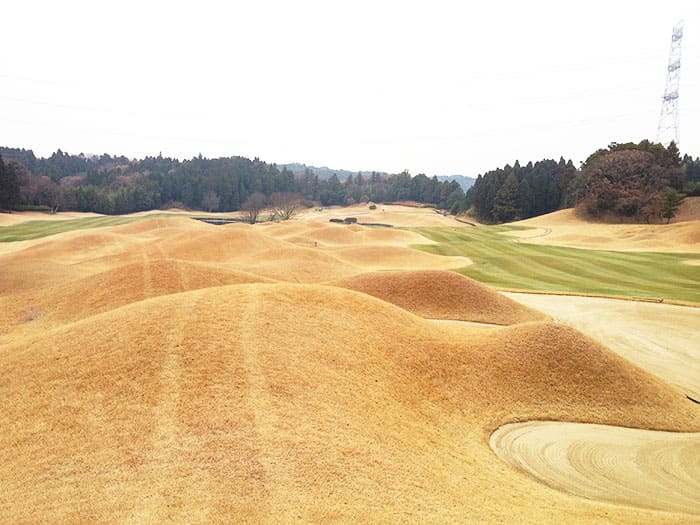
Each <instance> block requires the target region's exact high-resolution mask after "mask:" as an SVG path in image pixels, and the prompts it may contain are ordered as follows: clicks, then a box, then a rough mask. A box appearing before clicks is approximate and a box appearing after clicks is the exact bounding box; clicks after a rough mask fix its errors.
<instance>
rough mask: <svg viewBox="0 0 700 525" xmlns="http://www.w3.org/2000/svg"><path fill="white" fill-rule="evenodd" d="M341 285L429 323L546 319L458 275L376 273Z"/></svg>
mask: <svg viewBox="0 0 700 525" xmlns="http://www.w3.org/2000/svg"><path fill="white" fill-rule="evenodd" d="M337 285H338V286H340V287H343V288H349V289H351V290H356V291H358V292H363V293H366V294H368V295H372V296H374V297H378V298H379V299H382V300H383V301H387V302H390V303H392V304H395V305H397V306H400V307H401V308H403V309H405V310H408V311H409V312H412V313H414V314H416V315H419V316H421V317H425V318H429V319H452V320H459V321H475V322H482V323H491V324H501V325H510V324H516V323H524V322H528V321H541V320H543V319H544V318H545V316H543V315H541V314H540V313H538V312H537V311H535V310H531V309H530V308H527V307H523V306H522V305H520V304H518V303H516V302H515V301H511V300H510V299H507V298H506V297H503V296H502V295H500V294H498V293H497V292H495V291H494V290H492V289H490V288H488V287H486V286H484V285H483V284H481V283H478V282H477V281H475V280H473V279H470V278H468V277H464V276H462V275H459V274H457V273H454V272H447V271H439V270H422V271H416V270H413V271H410V270H406V271H399V272H395V271H394V272H373V273H366V274H362V275H358V276H355V277H352V278H350V279H347V280H345V281H340V282H338V283H337Z"/></svg>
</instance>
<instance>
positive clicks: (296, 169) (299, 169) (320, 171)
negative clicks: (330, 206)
mask: <svg viewBox="0 0 700 525" xmlns="http://www.w3.org/2000/svg"><path fill="white" fill-rule="evenodd" d="M278 167H279V168H280V169H282V168H287V169H288V170H289V171H291V172H292V173H304V170H306V169H310V170H311V171H313V172H314V173H315V174H316V176H317V177H318V178H319V179H320V180H328V179H330V178H331V177H332V176H333V175H334V174H335V175H337V176H338V179H340V180H345V179H347V178H348V175H353V176H355V175H357V173H358V172H357V171H350V170H336V169H332V168H328V167H326V166H323V167H320V168H319V167H318V166H308V165H306V164H300V163H298V162H292V163H290V164H279V165H278ZM360 173H362V176H363V177H364V176H369V175H372V173H378V174H380V175H389V174H388V173H386V172H383V171H370V170H362V171H360ZM429 177H431V178H432V176H430V175H429ZM437 178H438V180H439V181H441V182H442V181H448V182H450V181H453V180H455V181H457V183H458V184H459V186H460V187H461V188H462V190H463V191H464V192H465V193H466V191H467V190H468V189H469V188H471V187H472V185H473V184H474V181H475V180H476V179H473V178H472V177H467V176H465V175H438V176H437Z"/></svg>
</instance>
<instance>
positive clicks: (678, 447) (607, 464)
mask: <svg viewBox="0 0 700 525" xmlns="http://www.w3.org/2000/svg"><path fill="white" fill-rule="evenodd" d="M490 444H491V448H492V449H493V450H494V451H495V452H496V454H497V455H498V456H499V457H500V458H501V459H502V460H504V461H506V462H508V463H510V464H511V465H513V466H515V467H516V468H519V469H522V470H524V471H525V472H527V473H528V474H530V475H532V476H534V477H535V478H537V479H539V480H540V481H543V482H544V483H546V484H547V485H549V486H551V487H553V488H556V489H559V490H563V491H566V492H569V493H572V494H576V495H579V496H583V497H585V498H591V499H599V500H604V501H610V502H612V503H617V504H626V505H634V506H639V507H644V508H650V509H658V510H667V511H676V512H687V513H693V514H700V433H674V432H660V431H652V430H638V429H630V428H623V427H612V426H605V425H590V424H583V423H560V422H549V421H531V422H527V423H513V424H508V425H504V426H502V427H500V428H499V429H498V430H496V431H495V432H494V433H493V434H492V435H491V440H490Z"/></svg>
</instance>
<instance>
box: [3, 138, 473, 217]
mask: <svg viewBox="0 0 700 525" xmlns="http://www.w3.org/2000/svg"><path fill="white" fill-rule="evenodd" d="M0 169H1V170H2V171H1V172H0V193H1V194H3V195H6V196H7V198H5V199H4V201H3V202H0V208H3V209H6V210H7V209H17V210H20V209H48V210H52V211H57V210H75V211H92V212H97V213H105V214H122V213H131V212H136V211H144V210H150V209H159V208H170V207H180V208H185V209H192V210H207V211H222V212H228V211H235V210H240V209H241V208H242V206H243V204H244V203H245V202H246V200H247V199H248V198H249V197H250V196H251V195H252V194H255V193H261V194H263V195H265V196H266V197H270V196H271V195H272V194H274V193H297V194H300V195H301V196H302V197H303V199H304V200H305V201H306V204H308V205H309V206H311V205H314V204H320V205H322V206H331V205H350V204H354V203H358V202H369V201H373V202H390V201H405V200H411V201H416V202H420V203H426V204H430V205H433V206H436V207H439V208H443V209H449V210H450V211H452V212H453V213H459V212H462V211H464V210H465V209H466V208H465V204H466V200H465V194H464V191H462V189H461V188H460V185H459V184H458V183H457V182H448V181H440V180H438V179H437V177H432V178H429V177H427V176H426V175H424V174H419V175H417V176H414V177H412V176H411V175H410V174H409V173H407V172H403V173H399V174H394V175H387V174H383V173H382V174H380V173H376V172H373V173H371V174H365V175H363V174H362V173H357V174H355V175H352V174H347V173H346V174H344V175H345V178H344V180H342V181H341V180H340V178H339V177H338V175H336V174H333V175H331V176H330V177H328V178H320V177H318V176H317V175H316V174H315V173H314V172H313V171H312V170H310V169H308V168H306V169H304V170H303V171H302V172H292V171H290V170H289V169H287V168H286V167H283V168H282V169H279V168H278V167H277V166H276V165H275V164H269V163H266V162H263V161H261V160H260V159H258V158H255V159H253V160H250V159H247V158H244V157H226V158H217V159H208V158H205V157H202V156H201V155H200V156H198V157H195V158H193V159H190V160H184V161H180V160H177V159H171V158H166V157H162V156H160V155H159V156H158V157H146V158H144V159H140V160H130V159H128V158H126V157H123V156H120V157H114V156H110V155H108V154H103V155H101V156H85V155H83V154H80V155H71V154H68V153H64V152H62V151H61V150H58V151H56V152H55V153H54V154H52V155H51V156H50V157H48V158H37V157H36V156H35V155H34V153H33V152H32V151H31V150H25V149H16V148H0ZM2 181H6V182H2ZM10 188H13V189H12V190H11V191H10Z"/></svg>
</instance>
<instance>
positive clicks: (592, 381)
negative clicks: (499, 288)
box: [0, 284, 700, 522]
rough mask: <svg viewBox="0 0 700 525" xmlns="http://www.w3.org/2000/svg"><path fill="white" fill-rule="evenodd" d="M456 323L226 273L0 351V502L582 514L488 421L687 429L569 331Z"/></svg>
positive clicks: (31, 508) (633, 378)
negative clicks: (501, 455) (499, 451)
mask: <svg viewBox="0 0 700 525" xmlns="http://www.w3.org/2000/svg"><path fill="white" fill-rule="evenodd" d="M466 333H467V332H465V331H457V332H455V331H454V330H451V329H448V328H442V327H439V326H436V325H434V324H432V323H430V322H428V321H426V320H423V319H422V318H420V317H417V316H415V315H413V314H411V313H409V312H406V311H405V310H402V309H399V308H397V307H395V306H393V305H391V304H388V303H386V302H384V301H380V300H378V299H375V298H373V297H370V296H368V295H366V294H361V293H358V292H353V291H348V290H343V289H340V288H336V287H329V286H318V285H305V286H299V285H296V284H240V285H230V286H220V287H215V288H208V289H204V290H198V291H191V292H183V293H176V294H170V295H166V296H162V297H156V298H153V299H147V300H144V301H139V302H135V303H133V304H130V305H127V306H123V307H121V308H118V309H115V310H112V311H109V312H105V313H103V314H98V315H94V316H91V317H88V318H86V319H83V320H81V321H77V322H75V323H72V324H68V325H66V326H63V327H61V328H57V329H54V330H49V331H47V332H45V333H42V334H36V335H35V336H34V337H27V338H26V339H25V340H23V341H22V342H21V343H18V344H9V345H5V346H2V347H1V348H0V355H1V356H2V359H1V360H0V377H2V378H3V379H2V383H0V399H2V401H3V406H4V407H5V410H4V411H3V414H2V416H0V417H1V418H2V419H1V420H0V421H2V428H3V429H5V432H3V433H2V436H1V437H0V445H2V446H0V451H1V452H0V454H1V455H2V463H3V465H4V466H5V468H4V469H3V474H2V480H1V481H0V483H1V485H2V487H3V491H2V495H1V496H0V508H2V509H3V511H4V515H5V516H8V517H10V518H11V519H12V520H13V521H19V522H22V521H28V520H39V521H45V520H58V521H78V520H84V519H88V520H91V519H106V520H108V521H111V520H116V521H133V520H144V519H145V520H150V521H168V520H171V519H174V518H175V517H177V520H178V521H187V522H204V521H211V520H215V521H266V520H268V519H269V518H270V517H271V516H275V520H280V519H281V520H283V521H287V520H292V519H299V518H298V517H299V516H300V517H301V519H302V520H303V521H323V520H326V519H343V520H353V519H360V520H362V521H365V520H372V521H373V520H377V519H379V520H388V521H396V520H399V519H401V518H402V517H405V516H407V515H410V516H412V517H413V518H415V519H417V520H419V521H433V520H439V521H454V520H457V521H458V520H460V519H464V518H465V517H468V516H470V515H472V514H471V513H473V512H474V510H473V509H474V508H475V507H477V506H478V508H479V511H478V512H479V517H480V519H484V520H487V521H491V520H499V519H500V520H512V519H520V520H522V519H526V520H534V519H535V516H537V517H538V518H539V519H542V516H543V514H542V513H543V512H544V516H545V517H546V516H549V517H551V518H552V519H553V518H555V517H556V516H559V513H558V512H557V511H556V508H557V507H566V508H567V509H568V511H569V512H576V513H579V515H582V516H585V515H590V516H595V515H596V513H597V512H599V510H597V509H596V507H595V506H594V505H591V503H590V502H587V501H584V500H580V501H579V500H577V499H575V498H574V499H572V498H571V497H570V496H567V495H565V494H563V493H561V494H560V493H556V492H552V490H551V489H549V488H548V487H546V486H545V485H542V484H540V483H538V482H536V481H534V480H533V481H529V480H528V479H527V478H524V477H523V476H522V475H519V474H517V473H516V472H514V471H512V470H511V468H510V467H508V466H507V464H505V463H502V462H501V460H499V459H498V458H497V457H496V456H495V455H494V454H493V453H492V452H491V449H490V448H489V445H488V439H489V436H490V434H491V432H492V431H493V430H495V429H496V428H497V427H498V426H500V425H501V424H503V423H506V422H509V421H517V420H527V419H531V418H547V419H554V420H560V421H579V422H592V423H604V424H615V425H622V426H626V427H639V428H652V429H662V430H672V431H684V430H696V431H697V430H700V414H699V413H698V412H697V411H691V410H688V406H687V401H686V400H684V399H683V398H682V397H681V396H679V395H678V393H677V392H676V391H675V390H674V389H673V388H671V387H669V386H668V385H666V384H665V383H663V382H662V381H659V380H658V379H656V378H654V377H652V376H650V375H648V374H647V373H645V372H643V371H641V370H640V369H638V368H636V367H635V366H634V365H632V364H631V363H629V362H628V361H625V360H624V359H622V358H619V357H618V356H616V355H615V354H613V353H612V352H610V351H609V350H607V349H605V348H604V347H602V346H601V345H599V344H598V343H596V342H594V341H593V340H590V339H588V338H586V337H585V336H582V335H581V334H579V333H578V332H576V331H575V330H573V329H570V328H566V327H563V326H558V325H555V324H551V323H529V324H523V325H516V326H513V327H510V328H505V329H501V330H497V331H495V332H493V333H489V334H479V333H478V332H474V333H471V335H470V336H469V337H464V335H465V334H466ZM456 334H460V335H462V336H463V337H455V335H456ZM407 458H410V461H408V460H407ZM436 464H437V465H440V468H435V465H436ZM27 486H31V487H32V489H31V490H30V491H27ZM504 493H505V494H508V495H509V496H508V501H509V505H503V494H504ZM388 494H390V495H391V496H392V497H391V498H388V497H387V495H388ZM553 502H554V503H558V505H554V504H553ZM543 509H545V510H543ZM547 509H549V510H547ZM606 512H610V515H611V516H614V517H615V519H619V520H622V521H634V520H635V519H636V518H637V517H638V512H639V511H638V510H635V509H631V510H630V509H627V508H624V507H622V508H606ZM528 513H530V514H528Z"/></svg>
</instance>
